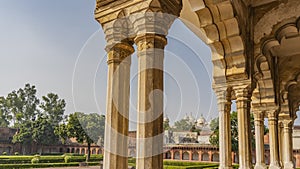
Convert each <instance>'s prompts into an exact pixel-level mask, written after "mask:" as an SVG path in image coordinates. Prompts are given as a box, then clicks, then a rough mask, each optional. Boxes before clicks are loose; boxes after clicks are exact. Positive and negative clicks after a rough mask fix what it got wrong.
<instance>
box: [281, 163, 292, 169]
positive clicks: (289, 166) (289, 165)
mask: <svg viewBox="0 0 300 169" xmlns="http://www.w3.org/2000/svg"><path fill="white" fill-rule="evenodd" d="M283 168H284V169H293V168H294V164H293V162H291V161H290V162H285V163H284V167H283Z"/></svg>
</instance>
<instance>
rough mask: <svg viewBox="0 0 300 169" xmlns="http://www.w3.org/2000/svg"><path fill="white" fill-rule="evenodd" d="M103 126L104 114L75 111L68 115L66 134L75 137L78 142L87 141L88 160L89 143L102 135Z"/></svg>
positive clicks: (89, 152) (88, 158)
mask: <svg viewBox="0 0 300 169" xmlns="http://www.w3.org/2000/svg"><path fill="white" fill-rule="evenodd" d="M104 126H105V120H104V116H100V115H98V114H96V113H92V114H84V113H80V112H76V113H74V114H70V116H69V119H68V123H67V135H68V136H69V137H73V138H76V140H77V141H78V142H79V143H87V145H88V155H87V161H89V160H90V154H91V150H90V149H91V144H93V143H97V142H98V140H99V138H100V137H101V135H104ZM102 138H103V137H102Z"/></svg>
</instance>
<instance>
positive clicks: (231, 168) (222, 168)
mask: <svg viewBox="0 0 300 169" xmlns="http://www.w3.org/2000/svg"><path fill="white" fill-rule="evenodd" d="M219 169H233V167H232V166H231V167H225V166H219Z"/></svg>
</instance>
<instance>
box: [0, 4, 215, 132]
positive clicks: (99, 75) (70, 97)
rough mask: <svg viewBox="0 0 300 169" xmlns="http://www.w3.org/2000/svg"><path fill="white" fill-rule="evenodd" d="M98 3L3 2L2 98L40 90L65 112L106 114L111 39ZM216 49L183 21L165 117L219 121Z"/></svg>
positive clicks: (173, 51) (169, 54)
mask: <svg viewBox="0 0 300 169" xmlns="http://www.w3.org/2000/svg"><path fill="white" fill-rule="evenodd" d="M94 7H95V0H63V1H62V0H51V1H45V0H26V1H20V0H2V1H1V5H0V21H1V26H0V58H1V62H0V77H1V80H0V95H7V93H9V92H11V91H12V90H15V89H18V88H20V87H23V86H24V84H25V83H30V84H34V85H36V87H37V89H38V95H39V96H42V95H45V94H47V93H49V92H54V93H57V94H58V95H59V96H60V97H61V98H64V99H65V100H66V101H67V108H66V113H72V112H74V111H81V112H85V113H90V112H98V113H102V114H104V113H105V98H106V78H107V75H106V73H107V65H106V60H105V59H106V58H105V57H106V53H105V51H104V47H105V40H104V34H103V31H102V29H101V27H100V25H99V24H98V23H97V22H96V21H95V19H94V15H93V12H94ZM136 73H137V57H136V55H135V54H134V55H133V56H132V68H131V84H132V85H131V106H130V114H131V115H130V117H131V120H132V123H131V128H132V129H134V128H135V124H134V121H135V119H136V111H135V108H136V96H137V74H136ZM211 74H212V63H211V57H210V50H209V48H208V47H207V46H206V45H205V44H203V42H202V41H201V40H200V39H199V38H197V37H196V36H195V35H194V34H193V33H191V32H190V31H189V30H188V29H187V28H186V27H185V26H184V25H183V24H182V23H181V21H179V20H177V21H175V23H174V24H173V26H172V28H171V30H170V33H169V36H168V46H167V47H166V54H165V103H166V104H165V108H166V109H165V113H166V114H167V115H168V117H169V118H170V119H171V121H175V120H178V119H180V118H182V117H183V116H184V115H185V114H186V113H187V114H190V113H191V112H192V113H193V115H194V116H196V117H200V115H201V114H203V115H204V117H206V118H207V119H211V118H214V117H216V116H217V114H218V111H217V108H216V101H215V96H214V94H213V91H212V89H211Z"/></svg>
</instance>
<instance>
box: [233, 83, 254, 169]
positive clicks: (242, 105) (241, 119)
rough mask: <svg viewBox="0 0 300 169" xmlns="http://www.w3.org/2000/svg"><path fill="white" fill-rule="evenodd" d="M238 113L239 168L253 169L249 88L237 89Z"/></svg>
mask: <svg viewBox="0 0 300 169" xmlns="http://www.w3.org/2000/svg"><path fill="white" fill-rule="evenodd" d="M235 94H236V98H237V99H236V107H237V113H238V136H239V165H240V166H239V168H240V169H249V168H252V158H251V140H250V134H251V133H250V102H251V99H250V96H249V90H248V88H237V89H235Z"/></svg>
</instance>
